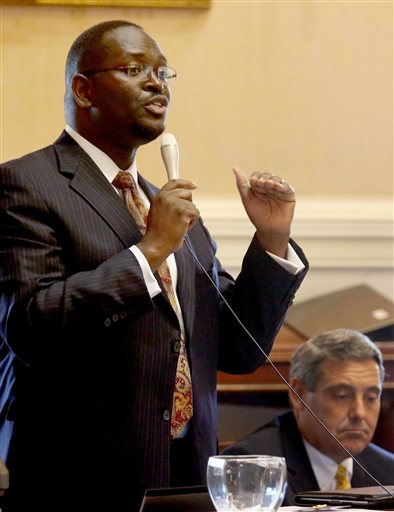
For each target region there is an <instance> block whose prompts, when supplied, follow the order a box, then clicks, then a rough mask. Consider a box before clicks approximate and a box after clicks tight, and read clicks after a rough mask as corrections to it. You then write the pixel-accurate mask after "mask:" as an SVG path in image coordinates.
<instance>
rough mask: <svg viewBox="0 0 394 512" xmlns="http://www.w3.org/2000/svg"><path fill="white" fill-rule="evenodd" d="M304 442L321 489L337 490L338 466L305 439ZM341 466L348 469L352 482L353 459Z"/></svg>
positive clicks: (347, 459)
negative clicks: (336, 475) (336, 474)
mask: <svg viewBox="0 0 394 512" xmlns="http://www.w3.org/2000/svg"><path fill="white" fill-rule="evenodd" d="M303 441H304V445H305V449H306V451H307V453H308V456H309V460H310V462H311V465H312V468H313V472H314V473H315V476H316V480H317V483H318V484H319V487H320V489H321V490H324V491H325V490H333V489H335V487H336V481H335V473H336V472H337V468H338V464H337V463H336V462H335V461H334V460H332V459H330V457H327V455H324V453H322V452H321V451H319V450H318V449H317V448H315V447H314V446H312V445H311V444H310V443H308V441H306V440H305V439H303ZM341 464H343V465H344V466H345V467H346V470H347V472H348V475H349V480H351V478H352V475H353V459H352V458H351V457H348V458H346V459H345V460H343V461H342V462H341Z"/></svg>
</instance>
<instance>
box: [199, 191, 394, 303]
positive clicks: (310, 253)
mask: <svg viewBox="0 0 394 512" xmlns="http://www.w3.org/2000/svg"><path fill="white" fill-rule="evenodd" d="M195 201H196V203H197V205H198V207H199V209H200V212H201V215H202V217H203V219H204V222H205V224H206V226H207V227H208V229H209V230H210V232H211V234H212V236H213V238H214V239H215V240H216V241H217V243H218V256H219V258H220V260H221V261H222V263H223V264H224V265H225V266H226V267H227V268H228V270H229V271H230V272H232V273H234V274H237V273H238V272H239V268H240V263H241V260H242V256H243V254H244V252H245V250H246V248H247V246H248V244H249V241H250V238H251V236H252V235H253V232H254V229H253V227H252V226H251V224H250V221H249V219H248V218H247V216H246V213H245V211H244V209H243V207H242V205H241V203H240V200H239V199H238V198H225V199H223V198H217V199H216V198H209V199H206V198H204V199H198V200H197V199H195ZM393 220H394V219H393V202H392V201H391V200H388V199H387V200H374V199H370V198H363V199H357V200H356V199H340V200H338V199H330V198H298V200H297V207H296V214H295V218H294V222H293V229H292V237H293V238H294V239H295V240H296V241H297V243H299V245H300V246H301V247H302V248H303V249H304V251H305V253H306V255H307V257H308V260H309V262H310V265H311V272H310V275H312V276H313V277H314V282H312V283H311V289H310V290H309V291H308V290H307V292H306V295H315V294H320V293H322V292H324V291H329V290H324V289H322V282H321V279H320V280H319V282H317V281H316V277H317V276H318V274H319V272H320V273H323V274H324V281H325V285H324V286H323V288H326V287H327V285H329V288H331V289H335V288H341V287H343V284H345V285H351V284H353V283H354V284H355V283H359V282H365V283H367V284H370V285H371V286H373V287H375V288H378V289H379V290H380V291H382V293H384V294H385V295H388V296H389V298H392V296H393V291H392V290H393V263H394V262H393V252H394V247H393ZM308 279H309V280H311V276H308ZM302 288H304V285H303V287H302Z"/></svg>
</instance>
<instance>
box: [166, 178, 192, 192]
mask: <svg viewBox="0 0 394 512" xmlns="http://www.w3.org/2000/svg"><path fill="white" fill-rule="evenodd" d="M197 187H198V185H197V183H195V182H194V181H190V180H183V179H177V180H170V181H168V182H167V183H166V184H165V185H164V187H162V190H174V189H176V188H186V189H189V190H194V189H196V188H197Z"/></svg>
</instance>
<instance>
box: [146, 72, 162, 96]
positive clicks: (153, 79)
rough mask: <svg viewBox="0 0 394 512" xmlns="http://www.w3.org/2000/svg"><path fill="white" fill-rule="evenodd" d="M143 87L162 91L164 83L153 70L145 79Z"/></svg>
mask: <svg viewBox="0 0 394 512" xmlns="http://www.w3.org/2000/svg"><path fill="white" fill-rule="evenodd" d="M145 87H146V88H149V89H152V88H154V89H155V90H158V91H162V90H163V89H164V83H163V82H162V81H161V80H159V78H158V76H157V75H156V72H155V70H154V69H150V70H149V73H148V76H147V77H146V82H145Z"/></svg>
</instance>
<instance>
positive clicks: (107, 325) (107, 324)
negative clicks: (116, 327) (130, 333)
mask: <svg viewBox="0 0 394 512" xmlns="http://www.w3.org/2000/svg"><path fill="white" fill-rule="evenodd" d="M104 325H105V327H109V326H110V325H111V320H110V319H109V318H106V319H105V322H104Z"/></svg>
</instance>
